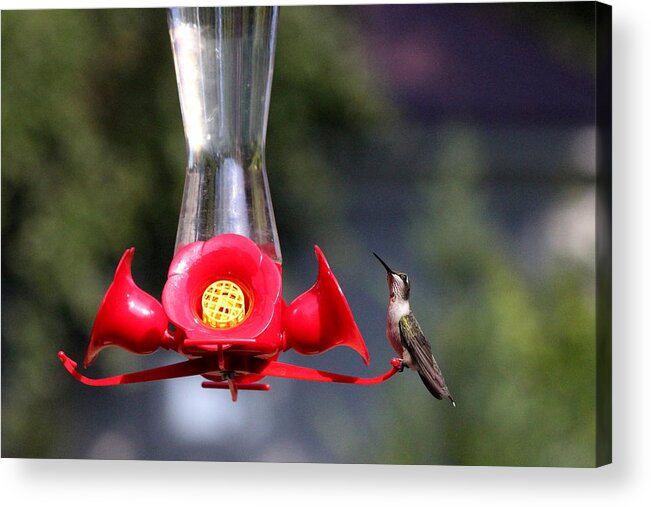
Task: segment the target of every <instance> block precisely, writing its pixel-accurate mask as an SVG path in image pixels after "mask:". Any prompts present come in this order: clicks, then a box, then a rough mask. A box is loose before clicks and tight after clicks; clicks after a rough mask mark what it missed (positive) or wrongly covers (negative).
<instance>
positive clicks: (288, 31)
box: [2, 7, 595, 466]
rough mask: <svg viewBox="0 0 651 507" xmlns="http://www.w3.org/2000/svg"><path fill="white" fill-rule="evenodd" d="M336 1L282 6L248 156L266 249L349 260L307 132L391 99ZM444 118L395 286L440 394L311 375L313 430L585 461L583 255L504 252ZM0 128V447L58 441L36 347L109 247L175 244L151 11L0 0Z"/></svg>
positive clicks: (37, 448) (335, 194)
mask: <svg viewBox="0 0 651 507" xmlns="http://www.w3.org/2000/svg"><path fill="white" fill-rule="evenodd" d="M340 13H341V11H337V10H336V9H335V8H329V7H319V8H314V7H308V8H299V7H295V8H285V9H282V10H281V15H280V30H279V38H278V45H277V56H276V65H275V72H274V83H273V88H272V102H271V110H270V115H269V129H268V132H269V135H268V139H269V142H268V147H267V166H268V168H269V178H270V187H271V193H272V196H273V202H274V208H275V213H276V220H277V223H278V230H279V233H280V235H281V245H282V247H283V253H284V254H285V258H286V260H287V257H288V256H287V255H286V254H287V253H290V259H289V260H290V262H291V252H292V250H293V249H294V248H295V247H296V248H298V247H300V248H301V249H304V248H305V245H309V244H312V243H315V242H317V239H318V238H324V237H327V238H328V241H329V242H330V243H331V244H332V245H334V246H335V249H336V250H337V251H336V252H335V254H334V255H333V256H332V257H334V258H335V259H337V258H340V259H341V258H343V256H346V257H347V258H348V259H349V260H350V264H351V267H349V268H348V269H349V270H353V269H357V268H359V266H358V265H357V264H356V262H358V261H357V260H356V259H355V252H357V251H358V250H359V249H360V248H361V247H360V244H359V241H358V240H355V238H354V235H353V234H352V233H351V231H350V230H349V229H348V228H347V226H346V225H345V220H344V219H343V211H342V210H343V209H344V207H345V206H344V204H345V198H346V195H345V188H344V186H342V185H341V184H340V180H339V179H338V178H341V177H342V174H341V173H337V168H336V167H335V168H333V167H330V166H329V164H328V161H329V157H328V154H327V153H326V149H325V148H324V146H323V145H322V144H321V143H319V142H315V140H318V139H319V138H320V137H321V136H325V135H327V134H328V133H329V132H332V131H338V132H339V133H340V135H341V133H342V132H343V133H345V134H346V135H349V136H350V138H351V139H355V137H356V136H358V137H363V136H364V135H367V134H366V132H367V130H366V129H368V126H369V125H374V124H378V123H381V122H382V121H386V119H387V117H388V115H391V114H392V113H391V112H390V110H391V106H390V104H388V103H387V102H386V101H385V99H383V98H382V97H381V96H380V95H379V92H378V91H377V89H376V86H375V84H374V82H373V79H372V77H371V76H370V75H369V74H368V73H367V71H366V70H365V67H364V65H363V63H362V60H361V58H360V52H359V40H358V38H357V37H358V35H357V34H356V32H355V29H354V26H353V25H352V24H350V23H349V22H348V21H347V20H346V19H345V18H344V17H342V16H341V14H340ZM407 128H408V127H407V126H405V129H407ZM448 132H449V137H448V138H447V139H445V140H444V141H442V142H441V143H440V144H441V145H443V146H445V147H446V148H445V149H444V151H443V152H442V153H440V155H439V156H438V158H436V159H434V160H431V161H430V160H427V161H425V163H427V164H431V167H432V170H431V171H427V172H426V173H425V174H426V178H427V179H426V180H424V181H423V182H422V185H421V186H422V189H423V191H422V195H420V196H419V198H420V199H421V200H422V202H423V203H426V204H425V208H424V209H422V210H420V214H419V217H417V219H415V220H414V221H412V222H410V223H409V224H407V225H406V226H407V227H409V228H410V231H409V232H410V237H411V238H412V240H411V242H410V245H409V247H410V248H411V249H412V250H413V251H414V252H416V253H417V255H418V256H419V257H420V258H419V260H420V261H421V262H422V263H423V265H424V266H427V267H428V270H427V271H428V272H427V275H428V276H429V277H430V280H429V281H430V282H431V283H427V284H425V283H424V282H425V280H423V281H422V282H421V283H423V285H421V289H418V288H416V287H415V291H414V292H415V293H416V294H417V296H418V297H417V298H416V297H415V298H414V299H415V301H414V303H413V308H414V311H415V312H416V314H417V316H418V318H419V320H420V321H421V324H422V326H423V328H424V329H426V330H427V333H428V335H429V336H430V337H431V338H432V342H433V349H434V352H435V354H436V355H437V358H438V360H439V364H440V365H441V367H442V369H443V372H444V374H445V376H446V378H447V380H448V384H449V386H450V389H451V392H452V394H453V395H454V396H455V399H456V400H457V408H456V409H452V408H451V407H449V406H444V405H443V404H442V403H437V402H435V400H432V399H431V396H430V395H429V393H427V391H426V390H425V389H423V387H422V385H421V384H420V380H419V379H418V377H417V376H416V375H409V374H408V373H406V374H403V375H401V376H400V378H399V380H395V381H392V382H390V383H388V384H387V385H386V386H383V388H385V389H386V393H388V395H387V396H383V397H382V399H375V400H374V406H373V407H371V408H373V409H374V410H373V412H372V413H371V414H370V415H369V414H362V413H359V414H357V413H351V412H350V410H349V409H348V408H347V407H346V405H345V403H344V401H343V400H342V399H340V398H338V397H337V396H336V395H334V394H333V393H330V392H329V394H328V395H326V396H325V397H324V398H323V399H319V400H311V401H310V402H309V403H311V405H310V407H311V408H312V409H313V410H312V417H313V420H314V426H315V428H316V430H315V435H316V436H317V437H318V438H321V439H323V441H324V442H329V443H330V445H329V447H330V450H329V452H330V455H331V456H332V457H333V459H334V460H335V461H340V462H386V463H423V464H433V463H437V464H473V465H477V464H482V465H549V466H553V465H565V466H591V465H592V464H594V458H595V455H594V439H595V420H594V417H595V393H594V379H595V364H594V355H595V353H594V334H595V329H594V322H595V315H594V293H593V289H591V288H590V287H589V286H588V287H586V284H589V282H591V281H592V280H593V271H591V269H590V268H589V267H586V266H583V265H581V264H579V263H576V262H575V261H570V260H568V259H557V260H556V261H555V262H554V263H553V265H552V267H551V268H550V269H549V270H547V271H545V272H541V273H539V276H531V275H526V274H524V272H523V270H521V269H519V268H518V267H517V263H516V262H515V260H514V258H513V252H510V251H509V250H508V240H507V238H505V236H504V231H502V230H501V228H500V226H499V225H498V224H497V223H495V222H494V221H491V220H490V216H491V215H490V214H489V213H488V211H487V204H486V201H485V199H484V189H483V187H482V185H481V176H482V174H483V172H484V171H485V170H486V168H485V156H484V153H483V151H482V147H481V143H480V142H479V141H478V139H477V136H476V135H475V133H474V132H473V131H472V130H467V129H465V128H462V127H453V128H450V129H448ZM2 134H3V138H2V317H3V326H2V371H3V374H2V416H3V417H2V423H3V424H2V444H3V445H2V454H3V456H21V457H57V456H59V455H60V452H61V449H62V448H63V447H65V445H66V441H70V440H73V439H74V438H75V435H74V434H72V433H73V432H72V431H71V430H70V427H71V426H70V418H71V417H72V416H71V415H70V414H71V413H72V412H73V409H74V410H79V407H76V406H73V404H74V403H75V402H74V401H71V400H72V399H73V398H74V397H72V396H70V393H71V390H73V389H78V388H79V386H78V385H77V384H76V383H73V382H71V381H70V380H69V378H68V377H67V376H64V374H63V373H62V371H61V366H60V364H59V363H58V362H57V361H56V359H55V356H56V352H57V351H58V350H59V349H65V350H66V351H69V352H70V354H71V355H72V356H73V357H81V356H82V355H83V350H84V348H85V345H86V343H87V337H88V330H89V329H90V327H91V325H92V320H93V318H94V314H95V312H96V310H97V306H98V302H99V301H100V300H101V298H102V296H103V293H104V291H105V289H106V287H107V286H108V284H109V282H110V279H111V277H112V275H113V270H114V268H115V265H116V262H117V260H118V258H119V255H120V253H121V252H122V251H123V250H124V249H125V248H127V247H129V246H132V245H134V246H136V247H137V255H136V258H135V265H134V272H135V274H136V278H137V281H138V283H139V285H141V286H142V287H143V289H145V290H147V291H148V292H151V293H152V294H154V295H158V294H160V291H161V289H162V286H163V283H164V280H165V273H166V270H167V266H168V263H169V259H170V258H171V256H172V253H173V245H174V236H175V233H176V223H177V218H178V209H179V205H180V199H181V194H182V186H183V178H184V171H183V167H184V165H185V146H184V141H183V131H182V126H181V118H180V111H179V106H178V96H177V91H176V83H175V77H174V67H173V63H172V56H171V50H170V47H169V39H168V34H167V24H166V17H165V13H164V11H162V10H97V11H75V10H69V11H25V12H4V13H3V15H2ZM306 189H309V191H306ZM313 189H318V191H312V190H313ZM336 245H339V246H336ZM329 254H330V252H329ZM332 257H331V259H332ZM371 262H372V261H371ZM291 276H292V275H291V270H288V275H287V277H288V279H287V280H286V282H285V284H286V285H289V286H291V285H292V278H291ZM294 276H297V277H298V279H301V280H302V281H301V286H302V285H304V283H305V281H304V276H303V275H301V274H298V275H294ZM417 283H419V282H417ZM424 285H427V286H430V287H436V289H435V290H433V291H431V292H430V293H427V292H426V291H425V290H424V289H422V287H423V286H424ZM381 297H382V298H384V294H382V295H381ZM105 357H106V358H107V359H106V360H105V361H104V362H103V364H104V365H107V363H110V361H109V360H110V358H111V357H112V356H111V355H110V354H108V355H107V356H105ZM130 357H131V356H128V355H122V356H120V360H121V364H120V365H119V366H117V365H115V364H113V365H111V364H108V366H106V367H107V369H108V370H111V371H116V370H118V371H125V370H129V369H132V368H130V367H129V365H128V364H127V363H125V361H138V360H139V359H137V358H135V359H134V358H131V359H128V358H130ZM132 366H133V365H132ZM101 367H102V366H100V368H101ZM61 378H65V380H66V382H63V383H58V382H54V381H53V380H52V379H61ZM361 419H363V420H361ZM360 426H361V427H363V428H364V429H365V431H359V427H360ZM52 435H59V437H60V441H57V440H55V439H53V438H52ZM378 443H379V444H378Z"/></svg>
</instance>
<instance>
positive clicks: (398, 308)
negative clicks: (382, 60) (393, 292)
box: [387, 298, 410, 357]
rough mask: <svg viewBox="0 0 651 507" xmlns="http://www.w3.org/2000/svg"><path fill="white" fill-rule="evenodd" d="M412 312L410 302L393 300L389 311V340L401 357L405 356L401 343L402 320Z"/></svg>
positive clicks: (390, 301)
mask: <svg viewBox="0 0 651 507" xmlns="http://www.w3.org/2000/svg"><path fill="white" fill-rule="evenodd" d="M409 312H410V308H409V301H405V300H399V299H397V298H391V299H390V300H389V307H388V309H387V338H389V342H390V343H391V346H392V347H393V350H395V351H396V352H397V353H398V354H399V355H400V357H402V356H403V347H402V342H401V341H400V326H399V322H400V318H401V317H402V316H404V315H407V314H408V313H409Z"/></svg>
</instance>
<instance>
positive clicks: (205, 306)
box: [201, 280, 246, 329]
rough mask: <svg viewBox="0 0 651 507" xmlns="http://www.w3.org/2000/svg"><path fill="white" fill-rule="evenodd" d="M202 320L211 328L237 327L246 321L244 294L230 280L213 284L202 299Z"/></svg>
mask: <svg viewBox="0 0 651 507" xmlns="http://www.w3.org/2000/svg"><path fill="white" fill-rule="evenodd" d="M201 309H202V315H201V318H202V320H203V322H204V323H206V324H208V325H209V326H210V327H215V328H219V329H224V328H229V327H233V326H237V325H238V324H239V323H240V322H242V321H243V320H244V316H245V314H246V308H245V304H244V293H243V292H242V289H240V287H239V286H238V285H237V284H235V283H233V282H231V281H230V280H218V281H216V282H214V283H211V284H210V285H209V286H208V288H207V289H206V290H205V291H204V292H203V296H202V297H201Z"/></svg>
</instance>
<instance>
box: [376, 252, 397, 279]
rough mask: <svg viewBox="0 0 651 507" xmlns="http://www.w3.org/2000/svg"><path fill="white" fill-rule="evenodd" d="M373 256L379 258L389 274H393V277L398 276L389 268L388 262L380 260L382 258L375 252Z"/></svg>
mask: <svg viewBox="0 0 651 507" xmlns="http://www.w3.org/2000/svg"><path fill="white" fill-rule="evenodd" d="M373 255H375V257H376V258H377V260H379V261H380V262H381V263H382V265H383V266H384V269H386V270H387V273H391V274H393V275H395V274H396V272H395V271H394V270H393V269H391V268H390V267H389V266H387V263H386V262H384V261H383V260H382V259H380V256H379V255H378V254H376V253H375V252H373Z"/></svg>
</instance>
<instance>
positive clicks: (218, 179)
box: [168, 7, 281, 264]
mask: <svg viewBox="0 0 651 507" xmlns="http://www.w3.org/2000/svg"><path fill="white" fill-rule="evenodd" d="M168 23H169V30H170V37H171V41H172V50H173V54H174V64H175V68H176V78H177V85H178V89H179V99H180V103H181V113H182V116H183V127H184V130H185V139H186V144H187V156H188V158H187V168H186V171H187V172H186V178H185V189H184V192H183V200H182V205H181V213H180V217H179V227H178V231H177V235H176V250H177V251H178V250H179V248H181V247H182V246H184V245H187V244H189V243H192V242H194V241H204V240H207V239H210V238H212V237H214V236H217V235H220V234H224V233H234V234H240V235H242V236H246V237H248V238H250V239H251V240H253V241H254V242H255V243H256V244H257V245H258V246H259V247H260V248H261V250H262V251H263V252H265V253H266V254H267V255H269V256H270V257H271V258H272V259H273V260H274V261H275V262H277V263H279V264H280V263H281V254H280V245H279V243H278V233H277V231H276V223H275V219H274V215H273V208H272V204H271V197H270V193H269V184H268V181H267V173H266V166H265V137H266V129H267V115H268V111H269V97H270V92H271V80H272V74H273V62H274V52H275V46H276V28H277V23H278V8H277V7H243V8H240V7H215V8H196V7H191V8H190V7H189V8H173V9H169V11H168Z"/></svg>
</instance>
